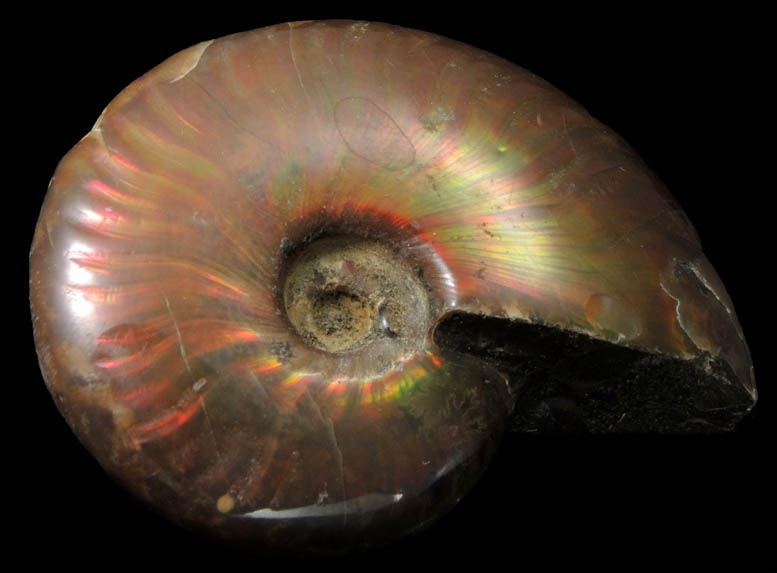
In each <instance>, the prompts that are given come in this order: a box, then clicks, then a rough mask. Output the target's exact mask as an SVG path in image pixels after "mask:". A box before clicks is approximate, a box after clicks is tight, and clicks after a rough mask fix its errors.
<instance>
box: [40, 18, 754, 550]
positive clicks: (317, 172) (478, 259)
mask: <svg viewBox="0 0 777 573" xmlns="http://www.w3.org/2000/svg"><path fill="white" fill-rule="evenodd" d="M320 229H327V230H330V231H332V232H337V233H343V232H346V231H347V232H354V233H356V234H357V235H361V236H369V237H371V238H377V239H385V240H386V241H388V242H391V243H392V244H393V245H394V247H395V248H396V249H397V250H398V251H399V252H400V253H404V256H406V257H408V259H409V260H411V261H412V262H413V263H414V264H416V265H418V266H419V267H420V268H422V269H423V271H424V277H425V280H426V281H428V284H429V286H430V291H431V292H432V302H433V306H434V308H435V311H436V316H441V315H442V314H444V313H445V312H446V311H449V310H453V309H457V310H466V311H470V312H474V313H484V314H490V315H497V316H505V317H510V318H516V319H523V320H528V321H533V322H542V323H545V324H549V325H554V326H558V327H561V328H565V329H570V330H574V331H577V332H583V333H587V334H590V335H591V336H594V337H597V338H601V339H605V340H610V341H614V342H618V343H621V344H625V345H629V346H632V347H634V348H640V349H645V350H649V351H654V352H659V353H664V354H669V355H673V356H678V357H695V356H699V355H701V354H702V353H704V352H707V353H709V354H710V355H712V356H719V357H721V358H722V359H723V360H724V361H725V362H727V363H728V364H729V365H730V367H731V368H732V369H733V370H734V371H735V372H736V373H737V376H738V378H739V380H740V381H741V383H742V384H743V385H744V386H745V387H746V388H747V389H748V390H749V391H750V392H751V393H752V394H753V395H754V393H755V386H754V381H753V378H752V371H751V365H750V360H749V354H748V351H747V347H746V345H745V343H744V338H743V336H742V333H741V329H740V328H739V325H738V323H737V320H736V317H735V315H734V311H733V307H732V305H731V302H730V300H729V299H728V296H727V295H726V292H725V290H724V288H723V286H722V285H721V283H720V280H719V279H718V277H717V275H716V274H715V271H714V270H713V269H712V267H711V266H710V264H709V263H708V261H707V260H706V258H705V257H704V255H703V254H702V252H701V250H700V246H699V241H698V238H697V236H696V234H695V231H694V230H693V228H692V227H691V225H690V224H689V223H688V221H687V220H686V219H685V217H684V215H683V213H682V211H681V210H680V209H679V208H678V207H677V205H676V204H675V203H674V201H673V200H672V198H671V197H670V195H669V194H668V193H667V192H666V190H665V189H664V188H663V186H662V185H661V183H660V182H659V181H658V180H657V179H656V178H655V176H654V175H653V174H652V173H651V172H650V171H648V170H647V168H646V167H645V166H644V165H643V164H642V162H641V161H640V160H639V158H638V157H637V156H636V155H635V153H634V152H633V151H632V150H631V149H630V148H629V146H628V145H627V144H625V143H624V142H623V141H622V140H621V139H620V138H619V137H618V136H616V135H615V134H614V133H612V132H611V131H609V130H608V129H607V128H605V127H604V126H602V125H601V124H599V123H598V122H597V121H596V120H594V119H593V118H591V117H590V116H589V115H588V114H587V113H586V112H585V110H583V109H582V108H581V107H580V106H578V105H577V104H575V103H574V102H572V101H571V100H569V99H568V98H566V97H565V96H563V95H562V94H560V93H559V92H558V91H556V90H555V89H553V88H552V87H551V86H549V85H548V84H547V83H545V82H544V81H542V80H540V79H539V78H537V77H535V76H533V75H531V74H529V73H528V72H526V71H524V70H521V69H519V68H517V67H515V66H513V65H512V64H509V63H508V62H506V61H504V60H501V59H499V58H496V57H494V56H491V55H489V54H486V53H484V52H481V51H478V50H476V49H474V48H470V47H468V46H465V45H462V44H458V43H455V42H452V41H450V40H445V39H442V38H439V37H436V36H432V35H429V34H425V33H421V32H416V31H412V30H406V29H401V28H396V27H390V26H385V25H380V24H373V23H351V22H332V23H325V22H317V23H302V24H291V25H282V26H275V27H271V28H265V29H261V30H256V31H253V32H248V33H244V34H238V35H235V36H230V37H227V38H224V39H221V40H216V41H213V42H205V43H202V44H199V45H197V46H194V47H192V48H190V49H188V50H186V51H184V52H181V53H179V54H177V55H176V56H173V57H172V58H170V59H169V60H168V61H167V62H165V63H163V64H162V65H160V66H159V67H157V68H155V69H154V70H152V71H151V72H150V73H149V74H147V75H146V76H144V77H142V78H141V79H139V80H138V81H137V82H135V83H134V84H132V85H131V86H130V87H129V88H127V89H126V90H125V91H124V92H122V94H120V95H119V96H118V97H117V98H116V99H115V100H114V101H113V102H112V103H111V104H110V105H109V107H108V108H107V109H106V111H105V113H104V114H103V115H102V116H101V117H100V119H99V120H98V122H97V124H96V125H95V128H94V129H93V130H92V131H91V132H90V133H89V134H88V135H87V136H86V137H85V138H84V139H83V140H82V141H81V142H79V144H78V145H77V146H76V147H75V148H74V149H73V150H72V151H71V152H70V153H69V154H68V155H67V156H66V158H65V159H63V161H62V162H61V164H60V165H59V167H58V169H57V171H56V173H55V176H54V178H53V180H52V185H51V188H50V190H49V193H48V195H47V198H46V203H45V205H44V209H43V212H42V214H41V218H40V221H39V224H38V228H37V230H36V235H35V239H34V243H33V250H32V254H31V257H32V258H31V299H32V304H33V313H34V317H35V327H36V342H37V344H38V350H39V356H40V359H41V364H42V367H43V371H44V375H45V377H46V381H47V384H48V385H49V388H50V389H51V391H52V393H53V394H54V396H55V398H57V400H58V406H59V407H60V409H61V410H62V411H63V413H64V414H65V416H66V417H67V418H68V421H69V422H70V424H71V425H72V426H73V427H74V429H75V430H76V432H77V433H78V434H79V436H80V437H81V439H82V441H84V443H85V444H86V445H87V447H89V448H90V450H91V451H92V452H93V453H95V455H96V456H97V457H98V459H100V462H101V463H102V465H103V466H104V467H106V469H107V470H108V471H109V472H111V473H112V475H114V476H116V477H117V479H119V480H120V481H122V482H123V483H125V484H126V485H128V487H130V489H132V490H133V491H134V492H135V493H136V494H138V495H139V496H140V497H141V498H144V499H146V500H148V501H151V502H152V503H155V504H156V505H157V506H159V507H161V508H162V509H163V510H164V511H166V512H167V513H168V514H170V515H175V516H176V517H177V518H178V519H180V520H181V521H183V522H184V523H187V524H189V525H192V524H194V525H203V524H204V525H205V526H206V527H223V528H226V529H229V528H231V527H235V528H238V527H240V526H242V525H243V524H244V523H245V521H246V520H248V519H250V520H252V523H259V522H264V521H274V522H278V521H283V522H284V527H295V525H286V524H287V523H291V524H295V523H296V522H298V521H300V519H299V518H300V517H306V518H324V519H328V518H332V519H337V520H338V522H342V527H343V529H347V528H349V527H353V528H355V529H356V530H359V529H360V528H368V527H370V525H369V524H368V523H367V522H366V521H365V520H364V519H363V516H364V515H370V514H373V513H375V512H381V511H383V512H388V513H387V515H391V516H392V518H396V519H400V518H401V519H405V518H407V519H410V518H409V517H408V515H409V514H411V513H412V514H413V515H415V514H416V512H419V513H420V515H421V517H422V519H421V520H420V521H422V522H423V521H424V520H425V519H429V518H432V517H434V516H435V515H436V514H437V512H438V508H434V509H431V510H427V509H425V507H426V505H425V504H426V502H423V503H421V504H420V506H419V505H418V504H416V505H413V500H414V499H416V498H419V497H420V498H423V495H424V493H425V492H429V491H431V489H432V488H433V487H435V484H438V485H439V484H440V483H442V482H444V481H445V479H446V476H448V475H451V476H453V475H459V473H457V472H461V474H460V475H462V476H463V477H462V478H461V480H460V481H461V483H460V484H459V483H452V484H447V485H445V486H444V487H443V489H444V491H445V492H447V493H446V495H447V497H448V498H449V499H448V500H447V501H445V502H443V503H441V504H440V505H441V507H442V508H445V507H447V506H449V505H450V504H451V503H453V502H454V501H455V499H456V498H457V497H458V495H459V494H460V493H461V491H463V490H466V488H467V487H468V486H469V484H470V483H471V482H472V481H473V480H474V479H475V477H476V474H477V473H478V472H477V470H475V469H470V468H469V467H468V465H472V460H473V459H480V458H487V457H488V455H489V453H490V451H491V450H492V448H493V443H494V442H495V441H496V439H497V438H498V435H499V432H500V430H501V427H502V426H503V424H504V418H505V416H506V414H507V412H508V410H509V406H510V400H511V397H510V395H509V391H508V389H507V387H506V385H505V384H504V380H503V379H502V377H501V376H500V374H499V373H497V372H494V371H493V370H491V369H490V368H489V367H488V366H485V365H482V364H479V363H477V362H475V361H471V360H469V359H467V358H464V357H453V356H445V355H444V352H441V351H440V349H438V348H437V347H436V346H435V344H434V342H433V340H432V338H431V336H429V337H427V338H426V339H425V341H424V342H423V344H422V345H421V346H420V347H419V348H416V349H415V350H414V351H413V352H409V353H406V354H404V355H399V356H395V357H394V358H393V362H391V363H390V364H388V366H387V368H385V369H377V370H376V369H375V368H374V365H373V364H372V361H371V360H370V357H369V354H363V355H357V356H354V357H353V360H352V361H350V362H349V363H348V365H347V366H345V367H339V366H337V367H335V366H333V359H332V356H331V355H329V354H327V353H324V352H321V351H320V350H318V349H316V348H312V347H310V346H308V345H306V344H304V343H303V342H302V341H301V340H300V338H299V336H298V335H297V333H296V332H295V331H294V329H293V328H291V326H290V325H289V323H288V321H287V320H286V318H285V315H284V313H283V312H282V305H281V304H280V301H279V297H278V293H277V289H278V288H279V277H280V273H281V271H280V268H281V266H282V259H283V256H284V249H286V247H287V246H288V245H289V244H291V245H296V244H299V243H302V242H304V240H305V238H306V237H308V236H309V235H310V234H311V233H315V232H317V231H319V230H320ZM430 334H431V333H430ZM486 421H488V422H486ZM491 424H493V425H491ZM246 444H250V445H251V447H253V453H252V454H249V455H246V452H245V446H246ZM462 467H463V468H464V469H461V468H462ZM457 479H458V478H457ZM452 481H453V482H455V481H456V480H452ZM451 492H452V493H451ZM443 497H445V496H443ZM421 506H423V507H421ZM183 507H185V508H186V509H185V510H183V511H182V509H181V508H183ZM419 507H421V508H420V509H419ZM403 512H404V513H403ZM349 519H351V522H350V524H349V521H348V520H349ZM411 521H412V520H411ZM238 522H239V523H238ZM414 526H415V525H412V526H410V525H408V526H405V527H404V528H405V529H408V530H410V529H412V528H413V527H414ZM252 527H253V526H252ZM258 527H260V528H261V527H263V526H262V525H259V526H258ZM306 527H307V525H306ZM236 535H237V536H239V534H236Z"/></svg>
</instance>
